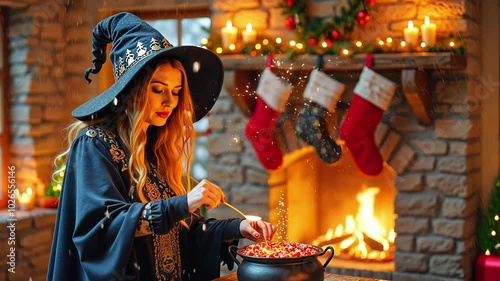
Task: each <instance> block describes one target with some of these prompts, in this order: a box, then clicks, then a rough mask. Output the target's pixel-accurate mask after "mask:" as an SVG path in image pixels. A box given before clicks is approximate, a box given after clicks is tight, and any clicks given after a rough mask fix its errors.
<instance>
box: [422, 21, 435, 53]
mask: <svg viewBox="0 0 500 281" xmlns="http://www.w3.org/2000/svg"><path fill="white" fill-rule="evenodd" d="M420 27H421V29H422V41H424V42H425V44H427V46H429V47H433V46H434V45H436V24H435V23H431V20H430V19H429V17H425V23H424V24H422V26H420Z"/></svg>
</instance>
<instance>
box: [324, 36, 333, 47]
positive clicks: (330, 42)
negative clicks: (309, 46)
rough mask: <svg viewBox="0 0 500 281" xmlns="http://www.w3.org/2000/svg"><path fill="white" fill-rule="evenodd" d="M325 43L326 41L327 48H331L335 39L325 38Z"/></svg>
mask: <svg viewBox="0 0 500 281" xmlns="http://www.w3.org/2000/svg"><path fill="white" fill-rule="evenodd" d="M325 43H326V46H327V48H330V47H331V46H333V41H332V39H330V38H325Z"/></svg>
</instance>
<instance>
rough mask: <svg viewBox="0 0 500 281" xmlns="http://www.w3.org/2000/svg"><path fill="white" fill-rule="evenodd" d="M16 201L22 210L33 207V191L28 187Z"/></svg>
mask: <svg viewBox="0 0 500 281" xmlns="http://www.w3.org/2000/svg"><path fill="white" fill-rule="evenodd" d="M17 202H18V203H19V209H21V210H23V211H29V210H31V209H33V207H34V203H35V202H34V200H33V191H32V190H31V187H28V189H27V190H26V192H23V193H22V194H21V196H19V197H18V198H17Z"/></svg>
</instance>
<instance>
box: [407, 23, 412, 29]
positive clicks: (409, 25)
mask: <svg viewBox="0 0 500 281" xmlns="http://www.w3.org/2000/svg"><path fill="white" fill-rule="evenodd" d="M408 29H413V21H408Z"/></svg>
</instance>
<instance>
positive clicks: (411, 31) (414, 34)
mask: <svg viewBox="0 0 500 281" xmlns="http://www.w3.org/2000/svg"><path fill="white" fill-rule="evenodd" d="M404 37H405V42H406V44H408V45H409V46H414V45H417V44H418V27H414V26H413V22H412V21H409V22H408V28H405V30H404Z"/></svg>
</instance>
